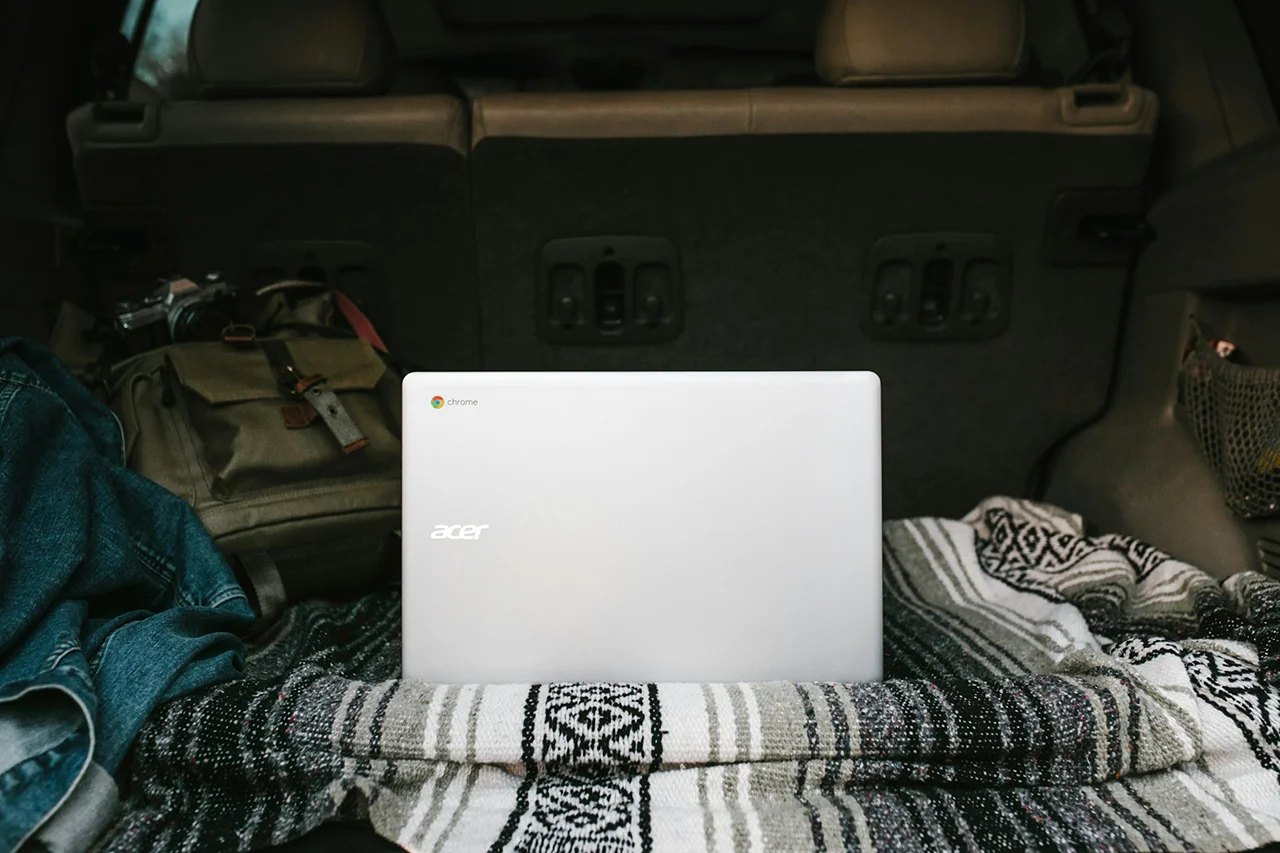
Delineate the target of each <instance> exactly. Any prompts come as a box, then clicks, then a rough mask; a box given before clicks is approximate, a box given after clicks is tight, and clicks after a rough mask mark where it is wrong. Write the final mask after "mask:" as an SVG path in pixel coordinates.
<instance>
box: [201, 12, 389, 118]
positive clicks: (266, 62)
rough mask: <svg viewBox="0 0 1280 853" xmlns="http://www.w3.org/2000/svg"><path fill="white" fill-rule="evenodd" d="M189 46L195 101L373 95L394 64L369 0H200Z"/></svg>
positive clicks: (384, 84)
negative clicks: (229, 98) (227, 98)
mask: <svg viewBox="0 0 1280 853" xmlns="http://www.w3.org/2000/svg"><path fill="white" fill-rule="evenodd" d="M189 44H190V46H189V48H188V54H187V59H188V64H189V66H190V72H191V78H192V81H193V83H194V84H195V87H196V91H197V92H198V93H199V94H200V95H201V96H202V97H215V98H216V97H226V96H235V95H241V96H249V97H263V96H290V95H377V94H382V93H383V92H385V91H386V90H387V87H388V84H389V82H390V79H391V70H392V65H393V63H394V61H395V48H394V45H393V43H392V41H391V35H390V31H389V29H388V27H387V23H386V19H385V18H383V16H382V11H381V10H380V9H379V8H378V5H377V3H376V2H375V0H201V2H200V4H199V5H198V6H197V7H196V11H195V15H194V17H193V18H192V21H191V37H190V41H189Z"/></svg>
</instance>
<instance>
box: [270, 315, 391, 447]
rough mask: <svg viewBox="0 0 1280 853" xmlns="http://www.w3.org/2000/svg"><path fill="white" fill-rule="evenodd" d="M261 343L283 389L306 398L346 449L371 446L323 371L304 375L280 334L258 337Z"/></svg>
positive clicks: (294, 395)
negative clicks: (277, 336)
mask: <svg viewBox="0 0 1280 853" xmlns="http://www.w3.org/2000/svg"><path fill="white" fill-rule="evenodd" d="M258 346H259V347H261V348H262V351H263V352H264V353H266V356H267V361H268V362H269V363H270V364H271V370H272V372H274V373H275V376H276V382H278V383H279V384H280V387H281V389H282V390H284V392H285V393H287V394H289V395H290V396H293V397H297V398H300V399H301V400H304V401H306V403H307V404H309V405H310V406H311V408H312V409H314V410H315V412H316V414H317V415H319V416H320V420H322V421H324V424H325V426H327V427H328V428H329V432H331V433H333V437H334V438H336V439H337V440H338V444H340V445H341V446H342V452H343V453H347V454H351V453H355V452H356V451H357V450H362V449H363V448H365V447H368V446H369V439H367V438H365V436H364V433H362V432H361V431H360V427H358V426H356V422H355V421H353V420H352V419H351V413H350V412H348V411H347V409H346V407H345V406H343V405H342V400H340V399H339V398H338V395H337V394H336V393H335V392H334V390H333V389H332V388H330V387H329V383H328V381H327V380H326V379H325V377H324V376H323V375H322V374H319V373H316V374H313V375H311V376H304V375H303V374H302V371H300V370H299V369H298V366H297V364H295V363H294V360H293V356H292V355H291V354H290V352H289V345H288V344H286V343H285V342H284V341H282V340H279V339H278V338H264V339H262V340H259V341H258ZM294 420H295V421H296V420H297V418H296V417H295V418H294ZM288 421H289V416H288V415H286V423H288Z"/></svg>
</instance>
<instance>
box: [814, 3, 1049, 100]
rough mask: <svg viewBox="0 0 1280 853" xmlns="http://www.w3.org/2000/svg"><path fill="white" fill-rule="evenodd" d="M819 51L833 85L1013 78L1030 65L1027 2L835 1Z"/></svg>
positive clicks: (824, 20)
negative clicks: (1025, 5)
mask: <svg viewBox="0 0 1280 853" xmlns="http://www.w3.org/2000/svg"><path fill="white" fill-rule="evenodd" d="M1039 1H1040V0H1033V2H1039ZM815 53H816V57H815V58H816V60H817V66H818V74H819V75H821V76H822V79H824V80H826V81H827V82H828V83H831V84H832V85H835V86H848V85H857V84H860V83H861V84H869V83H898V82H903V83H905V82H930V81H937V82H944V81H945V82H956V81H984V82H990V81H996V80H1010V79H1014V78H1017V77H1018V76H1020V75H1021V74H1022V72H1023V70H1024V68H1025V66H1026V61H1027V23H1026V9H1025V8H1024V6H1023V0H829V3H828V5H827V10H826V14H824V15H823V18H822V25H821V27H820V29H819V31H818V44H817V48H816V51H815Z"/></svg>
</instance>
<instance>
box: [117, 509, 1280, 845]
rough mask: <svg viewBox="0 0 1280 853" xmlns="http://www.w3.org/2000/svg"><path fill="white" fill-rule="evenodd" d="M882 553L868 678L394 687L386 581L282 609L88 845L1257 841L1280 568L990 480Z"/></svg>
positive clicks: (1262, 814) (898, 532) (1278, 713)
mask: <svg viewBox="0 0 1280 853" xmlns="http://www.w3.org/2000/svg"><path fill="white" fill-rule="evenodd" d="M884 544H885V549H884V554H885V565H884V572H885V631H886V634H885V641H886V642H885V648H886V656H887V658H886V666H887V669H888V673H889V675H890V676H891V680H887V681H885V682H884V683H880V684H790V683H777V684H724V685H698V684H693V685H666V684H659V685H652V684H649V685H643V684H642V685H613V684H585V685H561V684H552V685H534V686H503V687H496V686H467V687H439V686H432V685H430V684H415V683H409V682H402V681H399V680H396V679H395V676H396V674H397V669H398V664H399V655H400V651H399V626H400V612H399V602H398V598H397V597H396V595H395V594H394V593H384V594H379V595H375V596H372V597H368V598H365V599H363V600H361V601H359V602H356V603H354V604H350V605H343V606H322V605H303V606H298V607H295V608H294V609H293V610H292V611H291V612H290V613H289V614H288V616H287V617H286V620H285V622H284V623H283V624H282V625H281V627H280V629H279V630H278V631H277V632H276V633H275V634H274V635H273V636H272V637H271V638H269V640H268V641H266V642H265V643H264V644H262V645H261V647H259V648H257V649H256V651H255V652H254V653H253V655H252V657H251V659H250V663H249V669H248V674H247V676H246V677H245V678H244V679H243V680H242V681H240V682H238V683H234V684H228V685H224V686H220V687H217V688H214V689H210V690H208V691H206V692H204V693H202V694H198V695H194V696H191V697H188V698H185V699H182V700H179V701H176V702H174V703H172V704H169V705H167V706H165V707H163V708H162V709H160V711H158V713H157V714H156V715H155V716H154V717H153V719H152V720H151V721H150V723H149V724H148V726H147V727H146V728H145V730H144V731H143V733H142V734H141V736H140V737H139V739H138V741H137V743H136V747H135V750H134V753H133V758H132V762H131V765H130V770H129V773H130V778H129V780H128V786H127V794H128V797H127V802H126V808H125V811H124V812H123V814H122V815H121V817H120V819H119V820H118V822H117V823H116V825H115V826H114V828H113V829H112V830H111V831H110V833H109V834H108V835H107V836H106V837H105V838H103V839H102V840H101V842H100V843H99V845H98V846H99V849H102V850H108V851H134V850H156V851H178V850H183V851H214V850H218V851H221V850H232V849H240V850H248V849H254V848H261V847H265V846H269V845H271V844H278V843H281V842H284V841H287V840H289V839H291V838H294V837H296V836H299V835H301V834H303V833H305V832H307V831H308V830H310V829H312V828H314V827H316V826H318V825H319V824H321V823H322V822H324V821H327V820H331V819H335V818H343V817H356V818H367V819H369V820H371V821H372V823H373V826H374V827H375V828H376V829H377V831H378V832H379V833H380V834H382V835H384V836H386V837H387V838H390V839H392V840H394V841H397V842H399V843H400V844H401V845H403V846H404V847H406V848H408V849H410V850H416V851H430V853H436V851H447V850H489V851H496V852H500V851H530V853H539V851H545V852H546V853H550V851H561V850H589V851H604V852H605V853H627V851H655V853H661V851H684V850H694V851H702V850H705V851H715V853H728V851H764V850H779V851H781V850H787V851H792V850H795V851H800V850H817V851H827V850H895V851H909V850H922V851H943V850H967V851H996V850H1084V849H1087V850H1117V851H1121V850H1200V851H1209V850H1246V849H1250V848H1254V847H1258V846H1261V845H1263V844H1266V843H1268V842H1272V841H1276V840H1280V691H1278V690H1277V688H1276V687H1274V686H1273V684H1280V678H1278V677H1277V676H1278V675H1280V609H1278V607H1280V583H1277V582H1274V581H1271V580H1269V579H1266V578H1264V577H1262V576H1260V575H1257V574H1251V573H1245V574H1240V575H1237V576H1235V577H1233V578H1232V579H1231V580H1229V581H1227V582H1225V583H1221V584H1220V583H1218V582H1216V581H1214V580H1213V579H1212V578H1210V577H1208V576H1207V575H1205V574H1202V573H1201V572H1199V571H1197V570H1196V569H1193V568H1191V567H1190V566H1187V565H1185V564H1182V563H1179V562H1177V561H1175V560H1173V559H1171V558H1169V557H1168V556H1166V555H1164V554H1161V553H1159V552H1158V551H1155V550H1153V549H1152V548H1149V547H1146V546H1144V545H1142V544H1140V543H1138V542H1135V541H1133V540H1130V539H1126V538H1121V537H1116V536H1105V537H1099V538H1087V537H1085V536H1084V535H1083V533H1082V525H1081V522H1080V520H1079V519H1078V518H1076V517H1074V516H1071V515H1069V514H1066V513H1064V512H1062V511H1059V510H1056V509H1053V508H1051V507H1047V506H1044V505H1038V504H1032V503H1028V502H1022V501H1013V500H1008V499H992V500H989V501H987V502H985V503H984V504H982V505H981V506H979V507H978V508H977V509H976V510H975V511H974V512H973V513H972V514H971V515H970V516H969V517H967V518H966V519H965V520H963V521H942V520H934V519H919V520H910V521H896V522H889V523H887V524H886V525H885V531H884ZM459 639H460V641H465V638H459Z"/></svg>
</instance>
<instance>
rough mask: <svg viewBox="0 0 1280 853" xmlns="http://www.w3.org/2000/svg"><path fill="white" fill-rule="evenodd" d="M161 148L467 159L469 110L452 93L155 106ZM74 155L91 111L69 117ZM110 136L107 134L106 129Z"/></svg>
mask: <svg viewBox="0 0 1280 853" xmlns="http://www.w3.org/2000/svg"><path fill="white" fill-rule="evenodd" d="M157 110H158V113H159V114H158V116H157V121H156V123H157V131H156V138H155V139H154V140H153V142H154V144H157V145H172V146H184V145H354V144H361V143H370V144H380V145H429V146H440V147H447V148H452V149H453V150H454V151H457V152H458V153H459V154H463V155H465V154H466V150H467V149H466V139H467V126H466V121H465V115H466V111H465V110H464V109H463V106H462V102H461V101H459V100H458V99H457V98H453V97H450V96H449V95H413V96H403V97H383V98H377V99H366V98H350V99H342V100H339V99H334V98H296V99H295V98H287V99H277V100H265V99H263V100H251V101H170V102H167V103H163V104H158V105H157ZM67 130H68V135H69V137H70V139H71V145H72V149H73V150H74V151H77V152H78V151H80V150H83V149H84V148H85V147H87V146H89V145H91V144H98V145H101V144H103V143H109V142H110V138H109V136H108V137H106V138H95V133H97V132H98V125H97V124H96V123H95V121H94V113H93V106H92V105H86V106H83V107H80V108H79V109H77V110H75V111H74V112H72V113H71V115H70V117H69V118H68V119H67ZM108 133H109V129H108Z"/></svg>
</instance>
